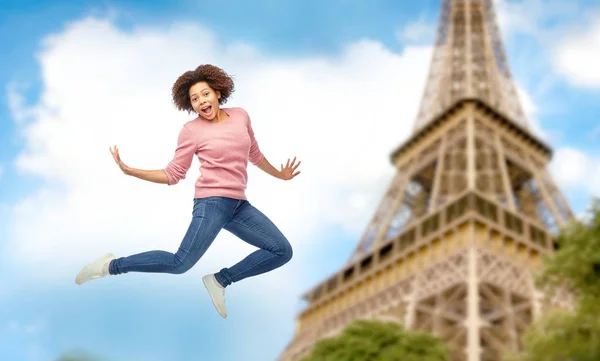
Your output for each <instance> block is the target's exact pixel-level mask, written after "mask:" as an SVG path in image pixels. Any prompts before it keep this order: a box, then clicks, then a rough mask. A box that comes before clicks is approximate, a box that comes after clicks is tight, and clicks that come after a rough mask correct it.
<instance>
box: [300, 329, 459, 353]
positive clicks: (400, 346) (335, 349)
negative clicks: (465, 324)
mask: <svg viewBox="0 0 600 361" xmlns="http://www.w3.org/2000/svg"><path fill="white" fill-rule="evenodd" d="M392 360H394V361H395V360H402V361H448V360H450V349H449V347H448V346H447V345H446V344H445V343H444V342H443V341H442V340H441V339H439V338H437V337H434V336H432V335H430V334H427V333H424V332H415V331H407V330H405V329H404V328H403V327H402V326H401V325H400V324H397V323H395V322H383V321H374V320H356V321H353V322H351V323H350V324H348V326H346V328H345V329H344V330H343V331H342V333H341V334H340V335H338V336H336V337H332V338H328V339H323V340H321V341H319V342H317V344H316V345H315V347H314V348H313V350H312V353H311V354H310V355H308V356H307V357H305V358H304V359H302V361H392Z"/></svg>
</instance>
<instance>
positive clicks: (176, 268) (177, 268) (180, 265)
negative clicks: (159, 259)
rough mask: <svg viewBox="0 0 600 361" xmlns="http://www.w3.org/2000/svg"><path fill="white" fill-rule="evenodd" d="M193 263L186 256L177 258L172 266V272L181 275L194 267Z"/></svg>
mask: <svg viewBox="0 0 600 361" xmlns="http://www.w3.org/2000/svg"><path fill="white" fill-rule="evenodd" d="M192 266H193V263H191V262H186V258H183V259H175V260H174V262H173V266H172V268H171V273H173V274H176V275H180V274H183V273H186V272H187V271H189V270H190V269H192Z"/></svg>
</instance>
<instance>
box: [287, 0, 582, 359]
mask: <svg viewBox="0 0 600 361" xmlns="http://www.w3.org/2000/svg"><path fill="white" fill-rule="evenodd" d="M495 16H496V15H495V13H494V6H493V0H443V1H442V5H441V15H440V21H439V28H438V35H437V41H436V44H435V50H434V53H433V58H432V61H431V65H430V72H429V77H428V81H427V84H426V87H425V90H424V94H423V100H422V102H421V105H420V108H419V112H418V116H417V118H416V120H415V126H414V130H413V134H412V135H411V136H410V138H409V139H407V140H406V141H405V142H404V143H403V144H401V145H400V146H399V147H398V148H397V149H395V150H394V151H393V152H392V154H391V162H392V164H393V165H394V167H395V168H396V169H397V171H396V175H395V177H394V178H393V179H392V180H391V184H390V185H389V187H388V189H387V191H386V192H385V194H384V196H383V199H382V201H381V203H380V205H379V207H378V208H377V209H376V210H375V212H374V215H373V218H372V219H371V220H370V222H369V224H368V225H367V227H366V230H365V232H364V234H363V235H362V237H361V239H360V241H359V242H358V245H357V247H356V249H355V250H354V252H353V253H352V255H351V257H350V258H349V259H348V262H347V263H346V264H344V265H343V266H342V267H341V269H340V270H339V271H338V272H335V273H334V274H333V275H330V276H329V277H327V279H325V280H324V281H322V282H321V283H320V284H318V285H316V286H315V287H313V288H312V289H311V290H310V291H308V292H307V293H306V294H305V296H304V299H305V300H306V302H307V303H308V305H307V307H306V308H305V309H304V310H302V311H301V312H300V313H299V315H298V316H297V320H296V330H295V334H294V337H293V339H292V340H291V342H290V343H289V344H288V346H287V347H286V349H285V350H284V352H283V354H282V355H281V356H280V358H279V360H280V361H298V360H300V359H301V358H302V357H303V356H304V355H306V354H307V353H308V352H310V350H311V349H312V347H313V346H314V344H315V342H317V341H318V340H320V339H323V338H325V337H330V336H334V335H336V334H337V333H339V332H340V331H341V330H342V329H343V327H344V326H345V325H346V324H348V322H350V321H352V320H354V319H357V318H379V319H389V320H396V321H398V322H400V323H402V324H403V325H404V326H405V327H407V328H411V329H419V330H426V331H429V332H431V333H433V334H435V335H438V336H439V337H441V338H442V339H444V340H445V341H447V342H448V343H449V344H450V345H451V347H452V352H453V360H457V361H458V360H460V361H463V360H465V361H495V360H499V359H500V356H501V354H502V353H503V352H505V351H507V350H515V349H518V348H519V347H520V336H521V335H522V333H523V332H524V330H525V329H526V328H527V326H528V325H529V324H530V323H531V322H532V320H533V319H535V318H536V317H537V316H538V315H539V314H540V312H541V311H542V310H543V309H544V307H545V306H552V305H559V306H560V305H564V306H568V305H569V304H570V301H569V298H568V297H567V295H564V294H563V295H560V294H559V295H555V297H554V298H553V299H547V298H546V297H544V293H543V292H541V291H540V290H537V289H536V287H535V285H534V283H533V277H532V274H533V271H535V270H538V269H539V268H540V267H541V258H542V257H543V256H544V255H547V254H550V253H551V252H553V250H554V242H553V238H554V237H555V236H556V232H557V231H558V229H559V227H560V226H561V225H564V224H565V223H566V222H567V221H568V220H569V219H570V218H572V212H571V210H570V208H569V205H568V204H567V202H566V201H565V199H564V197H563V196H562V194H561V192H560V191H559V189H558V187H557V186H556V184H555V183H554V181H553V180H552V177H551V176H550V174H549V172H548V170H547V165H548V162H549V160H550V158H551V154H552V150H551V149H550V147H549V146H548V145H546V144H545V143H544V142H543V141H542V140H540V139H538V138H537V137H536V136H535V135H533V134H532V133H531V132H530V131H529V130H528V125H527V119H526V117H525V115H524V113H523V110H522V107H521V105H520V102H519V97H518V95H517V91H516V90H515V88H516V87H515V84H514V81H513V80H512V76H511V73H510V71H509V66H508V64H507V60H506V56H505V52H504V48H503V44H502V40H501V36H500V32H499V30H498V26H497V21H496V17H495Z"/></svg>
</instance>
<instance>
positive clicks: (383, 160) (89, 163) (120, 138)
mask: <svg viewBox="0 0 600 361" xmlns="http://www.w3.org/2000/svg"><path fill="white" fill-rule="evenodd" d="M429 56H430V48H428V47H409V48H406V50H405V51H404V53H403V54H395V53H392V52H391V51H389V50H387V49H386V48H384V47H383V46H382V45H380V44H379V43H376V42H358V43H355V44H353V45H351V46H349V47H348V48H347V49H345V51H344V52H343V53H342V54H340V55H339V56H338V57H336V58H324V57H321V58H319V57H306V58H295V59H289V58H281V59H279V58H277V57H272V56H267V55H265V54H262V53H261V52H260V51H259V50H257V49H255V48H253V47H251V46H249V45H247V44H239V43H231V44H222V43H220V42H219V41H218V39H217V38H216V37H215V36H214V35H213V34H212V33H211V32H210V31H208V30H207V29H204V28H202V27H200V26H198V25H193V24H177V25H173V26H172V27H170V28H168V29H161V30H160V31H154V30H152V29H136V30H133V31H130V32H127V33H125V32H122V31H120V30H119V29H117V28H115V27H114V26H113V25H112V24H111V23H110V22H107V21H102V20H97V19H86V20H83V21H79V22H75V23H72V24H70V26H69V27H68V28H67V29H65V31H64V32H62V33H59V34H56V35H54V36H52V37H49V38H47V39H46V40H45V41H44V49H43V51H42V52H41V53H40V54H39V61H40V66H41V72H42V74H41V76H42V81H43V87H42V89H43V92H42V95H41V98H40V101H39V102H38V103H37V104H34V105H33V106H31V107H25V106H24V105H23V102H19V101H16V102H15V103H14V104H13V107H12V111H13V114H14V115H15V116H17V117H19V116H20V115H21V114H29V115H30V117H29V118H30V121H29V122H23V123H22V124H21V126H22V127H23V128H22V131H23V134H24V136H25V139H26V143H25V147H24V149H23V151H22V152H21V153H20V154H19V157H18V159H17V160H16V164H17V166H18V168H19V169H21V170H23V171H26V172H29V173H31V174H34V175H37V176H39V177H41V178H42V180H44V181H45V183H44V186H43V187H41V189H40V190H39V191H38V192H36V193H32V194H30V195H28V197H26V198H25V199H22V200H21V201H20V202H19V203H18V204H17V205H16V206H15V207H14V216H15V222H14V228H13V233H12V239H11V241H10V246H11V249H10V250H9V252H11V254H13V255H14V256H13V259H14V260H15V264H16V265H17V266H16V267H19V268H22V269H28V270H30V271H29V273H28V276H29V277H44V278H51V279H56V280H58V281H59V282H67V281H68V282H72V279H74V276H75V274H76V272H77V271H79V269H80V268H81V267H82V266H83V265H85V264H86V263H87V262H89V261H90V260H92V259H95V258H96V257H98V256H100V255H101V254H103V253H104V252H107V251H111V252H114V253H115V254H116V255H117V256H121V255H127V254H131V253H137V252H141V251H146V250H151V249H164V250H169V251H173V252H174V251H175V250H176V249H177V247H178V246H179V243H180V241H181V237H182V236H183V235H184V233H185V230H186V228H187V226H188V223H189V220H190V214H191V205H192V203H191V198H192V195H193V183H194V181H195V178H196V177H197V176H198V171H197V168H198V162H197V161H194V163H193V165H192V168H191V169H190V171H189V173H188V176H187V179H186V180H185V181H182V182H181V183H180V184H178V185H177V186H174V187H167V186H162V185H156V184H152V183H148V182H144V181H141V180H137V179H134V178H127V177H125V176H124V175H122V174H121V173H120V171H119V170H118V169H117V167H116V165H115V164H114V162H113V160H112V158H111V156H110V153H109V150H108V147H109V146H110V145H113V144H117V145H119V148H120V150H121V156H122V158H123V160H124V161H125V162H126V163H128V164H129V165H131V166H134V167H137V168H145V169H159V168H162V167H164V166H165V165H166V164H167V163H168V161H169V160H170V159H171V157H172V154H173V151H174V147H175V142H176V137H177V134H178V132H179V130H180V128H181V125H182V124H183V123H184V122H185V121H187V120H189V119H191V118H190V116H189V115H187V114H184V113H177V112H176V111H175V109H174V107H173V106H172V104H171V99H170V90H171V86H172V84H173V82H174V81H175V79H176V78H177V77H178V76H179V75H180V74H181V73H183V72H184V71H186V70H188V69H192V68H194V67H196V66H197V65H199V64H201V63H214V64H217V65H219V66H221V67H223V68H224V69H226V70H227V71H228V72H230V73H231V74H233V75H235V77H236V79H237V83H236V88H237V91H236V93H235V94H234V97H233V98H232V99H231V101H230V103H228V104H227V105H228V106H242V107H244V108H246V109H247V110H248V112H249V113H250V115H251V117H252V121H253V126H254V130H255V133H256V135H257V138H258V141H259V143H260V146H261V148H262V150H263V152H264V153H265V154H266V156H267V158H268V159H269V160H270V161H271V163H272V164H274V165H275V166H279V164H280V163H284V162H285V160H286V159H287V158H288V157H293V156H298V158H299V159H300V160H301V161H302V166H301V171H302V174H301V175H300V176H299V177H298V178H296V179H294V180H293V181H291V182H281V181H278V180H276V179H274V178H270V177H269V176H268V175H266V174H264V173H262V172H261V171H260V170H258V169H256V168H254V167H252V166H251V167H250V169H249V173H250V183H249V189H248V192H247V193H248V196H249V198H250V201H251V202H252V203H254V204H255V205H256V206H257V207H258V208H260V209H261V210H262V211H264V212H265V213H266V214H267V215H268V216H269V217H271V218H272V219H273V221H274V222H275V223H276V224H277V225H278V226H279V227H280V228H281V229H282V230H283V231H284V233H285V234H286V235H288V237H289V238H290V240H291V241H292V243H293V245H294V247H295V251H296V253H295V255H296V261H292V262H291V263H290V264H289V265H288V266H286V267H284V268H283V269H282V270H280V271H279V272H277V273H276V274H270V275H267V276H264V278H262V279H261V282H264V283H266V282H267V281H266V280H267V279H268V280H270V281H277V282H276V283H275V285H274V286H273V287H275V288H279V289H281V288H283V287H288V288H289V289H290V292H293V293H294V294H295V293H298V292H299V291H301V290H298V289H297V287H298V286H297V285H295V284H294V283H293V282H287V281H288V279H286V277H298V276H297V275H298V274H299V273H298V270H299V269H300V268H302V269H303V270H304V269H305V268H306V264H305V263H304V264H303V263H302V262H303V261H302V260H303V258H302V257H303V255H304V254H305V252H306V251H307V250H308V249H310V248H311V247H324V245H325V244H326V243H327V242H329V240H327V239H321V238H320V237H319V235H320V234H322V232H323V231H324V230H325V229H329V228H330V227H332V226H336V225H341V226H342V227H344V228H346V229H347V230H348V231H350V232H354V234H356V235H357V237H358V236H359V235H360V233H361V232H362V229H363V228H364V227H365V226H366V224H367V222H368V220H369V218H370V217H371V214H372V212H373V211H374V210H375V205H376V203H377V202H379V199H380V196H381V194H382V193H383V191H384V188H385V186H387V184H388V182H389V180H390V179H391V176H392V169H391V166H390V163H389V152H390V151H391V150H392V149H393V148H394V147H395V146H397V145H398V144H399V143H400V142H401V141H402V140H403V139H404V138H405V137H406V136H407V135H408V134H409V131H410V129H411V126H412V122H413V119H414V116H415V113H416V109H417V105H418V101H419V100H420V99H419V98H420V95H421V89H422V87H423V83H424V81H425V79H426V72H427V66H428V63H429ZM18 94H19V93H18V92H14V94H13V95H16V96H17V97H16V98H15V99H17V100H18V99H19V98H18ZM357 241H358V239H357ZM251 250H252V248H251V247H249V246H247V245H245V244H244V243H243V242H241V241H239V240H237V239H236V238H234V237H233V236H230V235H229V234H228V233H227V232H223V233H221V235H220V236H219V238H218V239H217V242H215V243H214V245H213V247H211V248H210V249H209V251H208V252H207V254H206V255H205V257H204V258H203V259H202V260H201V262H200V263H199V264H198V266H197V267H199V268H200V269H201V270H203V271H205V270H210V271H214V270H215V269H219V268H221V267H222V266H223V265H227V264H232V263H233V262H236V261H238V260H239V259H241V258H242V257H243V256H245V255H246V254H247V253H249V252H250V251H251ZM309 261H310V260H309ZM34 270H43V272H37V271H34ZM65 280H67V281H65Z"/></svg>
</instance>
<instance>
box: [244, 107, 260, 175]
mask: <svg viewBox="0 0 600 361" xmlns="http://www.w3.org/2000/svg"><path fill="white" fill-rule="evenodd" d="M246 114H247V113H246ZM246 119H247V121H248V135H250V154H249V158H248V159H249V160H250V163H252V164H254V165H259V164H260V162H262V160H263V158H264V155H263V154H262V152H261V151H260V148H259V147H258V142H257V141H256V138H255V137H254V130H253V129H252V122H251V121H250V116H248V115H247V116H246Z"/></svg>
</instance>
